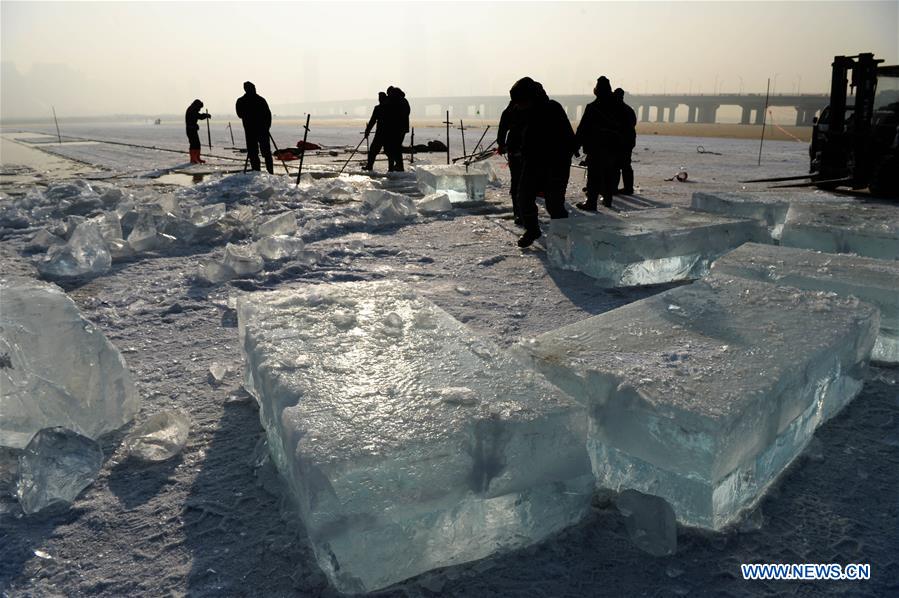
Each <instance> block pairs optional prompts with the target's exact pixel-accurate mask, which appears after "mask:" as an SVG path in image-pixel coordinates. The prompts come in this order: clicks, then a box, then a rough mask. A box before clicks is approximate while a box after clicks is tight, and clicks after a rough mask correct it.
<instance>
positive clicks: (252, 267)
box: [222, 243, 264, 276]
mask: <svg viewBox="0 0 899 598" xmlns="http://www.w3.org/2000/svg"><path fill="white" fill-rule="evenodd" d="M222 264H224V265H225V266H227V267H229V268H231V270H233V271H234V273H235V274H236V275H237V276H248V275H250V274H255V273H257V272H259V271H260V270H262V268H263V267H264V264H263V262H262V257H260V256H259V254H258V253H256V252H255V248H254V247H253V246H252V245H234V244H233V243H228V245H226V246H225V255H224V257H223V258H222Z"/></svg>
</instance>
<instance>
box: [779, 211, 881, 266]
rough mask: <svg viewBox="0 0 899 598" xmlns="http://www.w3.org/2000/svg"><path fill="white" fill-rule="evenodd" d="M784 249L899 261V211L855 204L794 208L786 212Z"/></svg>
mask: <svg viewBox="0 0 899 598" xmlns="http://www.w3.org/2000/svg"><path fill="white" fill-rule="evenodd" d="M780 242H781V245H786V246H788V247H802V248H805V249H815V250H817V251H826V252H827V253H855V254H858V255H863V256H866V257H873V258H878V259H884V260H899V210H897V209H896V206H895V205H889V204H878V203H868V202H861V201H854V202H851V203H848V202H847V203H835V204H794V205H792V206H790V210H789V212H787V219H786V222H785V223H784V229H783V234H782V235H781V240H780Z"/></svg>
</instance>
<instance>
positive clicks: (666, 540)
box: [615, 490, 677, 556]
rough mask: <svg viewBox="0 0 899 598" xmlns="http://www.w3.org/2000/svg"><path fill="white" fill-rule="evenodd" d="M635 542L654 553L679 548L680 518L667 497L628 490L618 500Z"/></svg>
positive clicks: (617, 505)
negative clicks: (678, 529)
mask: <svg viewBox="0 0 899 598" xmlns="http://www.w3.org/2000/svg"><path fill="white" fill-rule="evenodd" d="M615 506H616V507H618V510H619V511H620V512H621V514H622V515H624V525H625V527H626V528H627V534H628V535H629V536H630V538H631V541H632V542H633V543H634V545H635V546H636V547H637V548H639V549H640V550H642V551H643V552H648V553H649V554H651V555H653V556H667V555H670V554H674V553H675V552H676V551H677V520H676V519H675V517H674V509H672V508H671V505H669V504H668V503H667V502H666V501H665V499H664V498H659V497H658V496H652V495H649V494H643V493H642V492H637V491H636V490H625V491H624V492H622V493H621V494H620V495H619V496H618V498H617V499H616V500H615Z"/></svg>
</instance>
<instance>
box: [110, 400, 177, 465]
mask: <svg viewBox="0 0 899 598" xmlns="http://www.w3.org/2000/svg"><path fill="white" fill-rule="evenodd" d="M189 432H190V416H188V415H187V413H185V412H184V411H180V410H174V409H166V410H165V411H160V412H159V413H154V414H153V415H151V416H150V417H149V418H148V419H147V420H146V421H145V422H143V423H141V424H138V425H137V426H135V427H134V429H133V430H131V432H129V433H128V436H126V437H125V440H124V441H123V443H122V445H123V446H124V448H125V452H126V453H127V454H128V455H129V456H131V457H135V458H137V459H140V460H142V461H165V460H166V459H171V458H172V457H174V456H175V455H177V454H178V453H180V452H181V449H183V448H184V445H185V444H186V443H187V435H188V433H189Z"/></svg>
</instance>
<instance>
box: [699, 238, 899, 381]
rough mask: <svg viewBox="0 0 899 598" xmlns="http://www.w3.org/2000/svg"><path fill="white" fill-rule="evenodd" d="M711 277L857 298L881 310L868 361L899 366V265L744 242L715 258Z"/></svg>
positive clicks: (865, 258)
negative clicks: (744, 280)
mask: <svg viewBox="0 0 899 598" xmlns="http://www.w3.org/2000/svg"><path fill="white" fill-rule="evenodd" d="M712 272H714V273H720V274H724V275H727V276H740V277H743V278H749V279H752V280H761V281H764V282H772V283H775V284H778V285H782V286H791V287H796V288H798V289H805V290H810V291H830V292H834V293H838V294H840V295H843V296H845V297H858V298H859V299H861V300H862V301H865V302H867V303H870V304H872V305H875V306H877V308H878V309H880V332H879V334H878V336H877V340H876V341H875V342H874V349H873V351H872V353H871V359H872V360H874V361H879V362H883V363H899V261H897V260H877V259H872V258H867V257H859V256H856V255H846V254H836V253H819V252H816V251H812V250H808V249H795V248H792V247H776V246H773V245H758V244H755V243H747V244H745V245H743V246H741V247H740V248H739V249H735V250H734V251H732V252H730V253H728V254H727V255H725V256H724V257H722V258H719V259H718V260H717V261H716V262H715V263H714V264H713V265H712Z"/></svg>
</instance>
